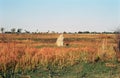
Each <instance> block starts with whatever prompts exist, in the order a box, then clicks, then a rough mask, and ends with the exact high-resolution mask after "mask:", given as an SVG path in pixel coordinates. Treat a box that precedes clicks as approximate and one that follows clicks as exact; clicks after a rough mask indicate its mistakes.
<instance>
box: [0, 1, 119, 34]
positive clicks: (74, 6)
mask: <svg viewBox="0 0 120 78" xmlns="http://www.w3.org/2000/svg"><path fill="white" fill-rule="evenodd" d="M0 27H4V28H5V30H10V29H12V28H16V29H17V28H21V29H23V30H28V31H32V32H34V31H40V32H46V31H48V30H49V31H55V32H64V31H66V32H78V31H98V32H102V31H114V30H115V29H117V28H118V27H120V0H0Z"/></svg>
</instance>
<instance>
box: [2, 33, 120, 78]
mask: <svg viewBox="0 0 120 78" xmlns="http://www.w3.org/2000/svg"><path fill="white" fill-rule="evenodd" d="M59 35H60V34H0V75H1V77H2V78H19V76H20V75H30V76H31V78H119V77H120V76H119V73H120V71H119V70H120V64H119V63H118V62H117V61H116V53H115V51H114V49H113V47H114V46H116V43H115V41H114V39H115V35H114V34H64V38H65V39H64V46H63V47H57V46H56V44H55V42H56V39H57V37H58V36H59ZM66 44H69V45H67V46H66Z"/></svg>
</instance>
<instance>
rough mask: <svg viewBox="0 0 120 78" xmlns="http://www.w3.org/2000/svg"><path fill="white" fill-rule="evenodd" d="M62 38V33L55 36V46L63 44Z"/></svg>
mask: <svg viewBox="0 0 120 78" xmlns="http://www.w3.org/2000/svg"><path fill="white" fill-rule="evenodd" d="M63 40H64V37H63V34H61V35H60V36H59V37H58V38H57V41H56V45H57V46H59V47H60V46H63V43H64V42H63Z"/></svg>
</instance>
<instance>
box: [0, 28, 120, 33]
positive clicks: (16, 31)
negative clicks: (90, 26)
mask: <svg viewBox="0 0 120 78" xmlns="http://www.w3.org/2000/svg"><path fill="white" fill-rule="evenodd" d="M0 31H1V33H5V34H14V33H17V34H20V33H50V31H49V32H38V31H37V32H30V31H27V30H24V32H22V29H21V28H18V29H16V28H12V29H11V30H10V31H5V28H3V27H1V28H0ZM51 33H58V32H55V31H52V32H51ZM63 33H64V34H119V33H120V32H119V31H114V32H106V31H104V32H96V31H94V32H90V31H78V32H66V31H64V32H63Z"/></svg>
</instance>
